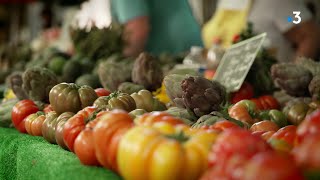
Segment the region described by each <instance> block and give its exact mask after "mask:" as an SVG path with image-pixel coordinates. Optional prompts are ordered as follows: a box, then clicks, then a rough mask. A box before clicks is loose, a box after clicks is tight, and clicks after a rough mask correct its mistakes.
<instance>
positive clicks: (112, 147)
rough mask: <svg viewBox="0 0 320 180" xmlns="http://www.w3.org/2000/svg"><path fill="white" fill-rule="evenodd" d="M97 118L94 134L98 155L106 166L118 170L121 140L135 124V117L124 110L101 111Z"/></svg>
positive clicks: (101, 162)
mask: <svg viewBox="0 0 320 180" xmlns="http://www.w3.org/2000/svg"><path fill="white" fill-rule="evenodd" d="M97 119H99V122H98V123H97V125H96V126H95V128H94V130H93V134H92V136H93V140H94V148H95V152H96V157H97V159H98V161H99V162H100V164H102V165H103V166H104V167H105V168H107V169H111V170H113V171H115V172H118V164H117V152H118V146H119V141H120V140H121V138H122V136H123V135H124V134H125V133H126V132H127V131H128V130H129V129H130V128H132V127H133V126H134V123H133V119H132V118H131V117H130V116H129V114H128V113H127V112H125V111H123V110H113V111H109V112H102V113H101V114H100V113H99V115H98V117H97Z"/></svg>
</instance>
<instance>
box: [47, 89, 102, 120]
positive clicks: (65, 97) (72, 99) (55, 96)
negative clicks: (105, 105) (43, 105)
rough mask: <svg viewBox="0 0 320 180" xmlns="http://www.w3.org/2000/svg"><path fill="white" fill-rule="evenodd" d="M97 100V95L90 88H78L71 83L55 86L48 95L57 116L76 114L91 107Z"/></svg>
mask: <svg viewBox="0 0 320 180" xmlns="http://www.w3.org/2000/svg"><path fill="white" fill-rule="evenodd" d="M97 98H98V95H97V94H96V93H95V91H94V89H92V88H91V87H89V86H78V85H76V84H73V83H60V84H57V85H55V86H54V87H53V88H52V89H51V90H50V93H49V101H50V104H51V106H52V108H53V110H55V111H56V112H57V113H58V114H61V113H63V112H73V113H77V112H78V111H79V110H81V109H83V108H85V107H87V106H92V104H93V102H94V101H95V100H96V99H97Z"/></svg>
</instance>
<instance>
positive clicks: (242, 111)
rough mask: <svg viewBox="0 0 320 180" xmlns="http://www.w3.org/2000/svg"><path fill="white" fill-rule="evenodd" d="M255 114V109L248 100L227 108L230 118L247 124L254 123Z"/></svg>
mask: <svg viewBox="0 0 320 180" xmlns="http://www.w3.org/2000/svg"><path fill="white" fill-rule="evenodd" d="M255 114H257V109H256V106H255V104H254V103H253V102H252V101H249V100H242V101H239V102H238V103H236V104H235V105H233V106H232V107H231V108H229V115H230V117H232V118H234V119H236V120H239V121H242V122H245V123H248V124H253V123H255V121H256V120H255V119H254V118H255V117H254V116H255Z"/></svg>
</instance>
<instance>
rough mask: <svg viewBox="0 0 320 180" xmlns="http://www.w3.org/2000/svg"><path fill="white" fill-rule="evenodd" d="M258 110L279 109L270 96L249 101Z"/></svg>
mask: <svg viewBox="0 0 320 180" xmlns="http://www.w3.org/2000/svg"><path fill="white" fill-rule="evenodd" d="M251 101H253V102H254V103H255V104H256V106H257V108H258V109H259V110H271V109H279V108H280V105H279V102H278V101H277V100H276V99H275V98H274V97H273V96H270V95H265V96H260V97H258V98H255V99H251Z"/></svg>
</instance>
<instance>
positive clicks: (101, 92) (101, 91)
mask: <svg viewBox="0 0 320 180" xmlns="http://www.w3.org/2000/svg"><path fill="white" fill-rule="evenodd" d="M94 91H95V92H96V94H97V95H98V96H99V97H100V96H109V94H111V92H110V91H108V90H106V89H104V88H97V89H95V90H94Z"/></svg>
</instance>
